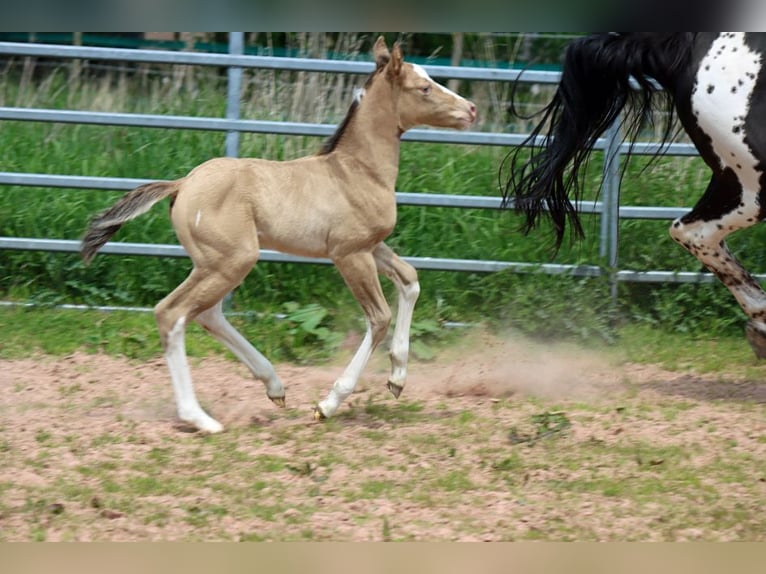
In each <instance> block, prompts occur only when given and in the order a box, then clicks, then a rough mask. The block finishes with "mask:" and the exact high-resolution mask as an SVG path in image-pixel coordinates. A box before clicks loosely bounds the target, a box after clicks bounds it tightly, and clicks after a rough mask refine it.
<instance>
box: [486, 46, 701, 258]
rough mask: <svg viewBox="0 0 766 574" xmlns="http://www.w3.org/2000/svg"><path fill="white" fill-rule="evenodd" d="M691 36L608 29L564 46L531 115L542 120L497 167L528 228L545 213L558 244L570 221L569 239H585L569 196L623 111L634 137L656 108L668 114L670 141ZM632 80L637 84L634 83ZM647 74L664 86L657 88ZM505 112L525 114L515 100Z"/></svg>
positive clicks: (626, 131)
mask: <svg viewBox="0 0 766 574" xmlns="http://www.w3.org/2000/svg"><path fill="white" fill-rule="evenodd" d="M694 38H695V35H694V33H690V32H684V33H650V32H628V33H624V34H623V33H619V34H616V33H605V34H596V35H591V36H587V37H584V38H581V39H578V40H575V41H574V42H572V43H570V44H569V46H568V47H567V50H566V54H565V58H564V63H563V71H562V77H561V81H560V83H559V86H558V89H557V90H556V93H555V95H554V97H553V100H552V101H551V102H550V103H549V104H548V105H546V106H545V107H544V108H543V109H542V110H541V111H540V112H538V113H537V114H534V115H535V116H538V117H539V123H538V124H537V125H536V126H535V127H534V129H533V130H532V131H531V133H530V134H529V137H528V138H527V139H526V140H525V141H524V144H523V145H522V146H518V147H516V148H515V149H514V150H513V151H511V152H510V153H509V154H508V156H507V157H506V158H505V160H504V161H503V165H502V167H501V177H502V173H503V171H505V170H507V171H508V180H507V182H506V183H505V185H504V187H502V195H503V201H504V203H505V204H508V203H509V202H510V201H511V200H513V201H514V202H515V207H516V208H517V209H519V210H520V211H522V212H523V213H524V214H525V215H526V222H525V224H524V226H523V231H524V232H525V233H527V232H529V231H530V230H531V229H533V228H534V227H535V226H536V225H537V223H538V219H539V218H540V216H541V215H543V214H545V215H548V216H549V217H550V219H551V221H552V222H553V225H554V229H555V233H556V244H555V247H556V249H558V248H559V247H560V245H561V242H562V239H563V236H564V232H565V228H566V223H567V221H569V223H570V224H571V230H572V233H573V235H574V237H582V235H583V230H582V225H581V223H580V220H579V217H578V215H577V212H576V209H575V206H574V205H573V201H574V203H575V204H576V202H577V201H578V200H579V199H580V198H581V192H582V185H583V181H582V180H583V172H584V171H585V170H584V169H583V168H585V167H586V166H587V163H588V157H589V154H590V152H591V149H592V146H593V145H594V144H595V143H596V140H597V139H598V138H599V136H601V134H603V133H604V131H605V130H606V129H607V128H608V127H609V126H610V125H611V124H612V123H613V122H614V121H615V120H616V119H617V117H618V116H619V114H620V112H621V111H622V110H623V109H625V110H626V114H625V115H624V117H623V119H622V121H621V125H622V128H623V135H624V137H625V139H627V140H631V141H632V140H634V139H635V137H636V135H637V134H638V132H639V131H640V130H641V128H642V127H643V126H644V124H645V123H646V122H647V121H649V122H651V121H652V113H651V112H652V111H654V110H655V109H659V110H662V111H664V112H665V113H666V114H667V124H666V125H665V126H664V128H663V133H662V141H663V142H667V141H668V140H670V139H671V136H672V135H673V132H674V122H673V119H674V117H675V113H676V110H675V102H674V99H673V88H674V86H675V84H676V79H677V78H678V77H679V75H680V74H682V73H683V71H684V70H685V69H686V67H687V66H688V65H689V63H690V59H691V51H692V46H693V43H694ZM631 80H634V81H635V82H636V84H637V85H638V89H634V88H633V87H632V86H631ZM652 80H656V82H658V83H659V84H660V85H661V86H663V87H665V88H667V89H666V90H664V91H663V90H661V89H658V86H657V85H656V84H655V83H654V82H653V81H652ZM514 89H515V86H514ZM510 111H511V113H512V114H513V115H515V116H516V117H520V118H522V117H523V116H521V115H520V114H519V113H518V111H517V109H516V107H515V105H514V104H513V103H512V104H511V108H510ZM533 117H534V116H533ZM523 119H529V118H523ZM540 135H545V136H546V138H545V142H544V143H543V144H542V146H541V147H539V148H534V149H533V150H532V151H531V157H530V158H529V160H527V159H526V154H527V153H530V152H528V151H527V150H526V149H525V148H524V147H523V146H524V145H528V144H531V143H533V142H534V141H535V139H536V138H537V137H538V136H540ZM501 186H502V183H501ZM570 195H571V197H572V200H573V201H570V199H569V197H570ZM546 209H547V212H546Z"/></svg>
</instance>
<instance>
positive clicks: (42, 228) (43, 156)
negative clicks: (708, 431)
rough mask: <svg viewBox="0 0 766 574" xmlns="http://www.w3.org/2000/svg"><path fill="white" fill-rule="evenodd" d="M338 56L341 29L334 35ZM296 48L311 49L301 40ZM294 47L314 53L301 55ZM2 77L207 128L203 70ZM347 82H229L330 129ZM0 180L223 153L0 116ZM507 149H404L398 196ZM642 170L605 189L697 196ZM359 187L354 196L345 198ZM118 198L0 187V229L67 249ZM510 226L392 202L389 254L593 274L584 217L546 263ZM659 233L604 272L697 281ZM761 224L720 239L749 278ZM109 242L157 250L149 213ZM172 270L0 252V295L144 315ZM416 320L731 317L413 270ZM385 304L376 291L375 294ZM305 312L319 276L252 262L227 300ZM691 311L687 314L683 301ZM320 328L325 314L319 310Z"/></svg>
mask: <svg viewBox="0 0 766 574" xmlns="http://www.w3.org/2000/svg"><path fill="white" fill-rule="evenodd" d="M342 41H343V42H345V45H344V49H345V51H346V52H347V53H352V54H353V52H354V50H357V51H358V49H359V46H360V45H361V44H362V42H361V39H360V38H359V37H358V36H354V35H351V34H349V35H348V36H347V37H345V38H344V39H342ZM305 42H306V44H305V50H306V52H307V53H311V54H317V55H321V51H322V49H323V48H322V46H321V45H317V44H316V42H317V40H316V39H313V40H312V38H311V35H306V36H305ZM312 42H314V43H313V44H312ZM33 66H34V63H33V62H28V63H27V65H26V66H22V67H21V70H19V69H18V67H14V66H8V67H7V68H6V69H5V70H4V72H3V77H2V78H1V81H0V104H2V105H21V106H30V107H41V108H62V109H63V108H70V109H80V110H110V111H118V112H142V113H157V114H179V115H193V116H211V117H221V116H223V114H224V109H225V78H224V77H223V76H222V75H221V74H220V72H219V71H218V70H210V69H194V68H186V69H185V70H184V73H183V74H182V75H179V73H178V72H172V73H169V72H168V71H163V70H161V69H159V70H158V69H154V68H139V69H138V70H132V71H125V70H123V71H112V72H103V73H101V74H99V75H93V74H91V75H88V74H87V73H80V74H79V75H77V76H76V77H73V76H72V75H71V74H70V73H69V71H68V70H66V69H64V68H57V69H53V70H50V71H44V72H40V70H34V69H33ZM363 80H364V79H363V78H362V77H360V76H353V75H350V76H345V75H337V74H322V73H306V72H284V71H276V70H273V71H264V70H253V71H247V72H246V78H245V82H244V87H243V93H242V106H243V109H242V116H243V117H246V118H254V119H269V120H286V119H289V120H291V121H310V122H328V123H336V122H338V121H340V119H342V117H343V115H344V114H345V111H346V109H347V107H348V105H349V102H350V101H351V98H352V93H353V89H354V88H355V87H357V86H359V85H361V83H362V82H363ZM461 91H462V92H463V93H465V94H466V95H467V96H469V97H471V98H472V99H473V100H474V101H476V103H477V105H478V107H479V110H480V111H481V113H482V121H481V124H480V125H479V126H478V128H477V129H480V130H495V131H523V129H525V126H523V125H520V124H518V123H517V124H513V125H511V124H509V123H508V118H507V117H506V112H505V102H507V99H508V97H509V87H508V86H507V85H504V84H495V83H492V82H462V84H461ZM529 92H530V93H529V94H528V96H529V98H530V105H534V104H536V103H539V102H542V101H545V100H546V99H547V97H548V95H549V94H548V93H547V92H546V89H543V90H542V91H539V90H538V91H537V93H535V94H533V93H532V90H530V91H529ZM1 129H2V138H0V170H3V171H18V172H41V173H51V174H73V175H88V176H113V177H138V178H157V179H170V178H176V177H180V176H181V175H183V174H185V173H186V172H187V171H189V170H190V169H191V168H192V167H194V166H196V165H198V164H199V163H201V162H202V161H205V160H206V159H209V158H210V157H214V156H219V155H222V154H223V143H224V136H223V134H221V133H217V132H202V131H193V130H185V131H180V130H178V131H176V130H166V129H150V128H124V127H103V126H85V125H61V124H43V123H26V122H12V121H7V122H4V123H3V124H2V128H1ZM320 143H321V142H320V141H319V140H318V139H317V138H311V137H283V136H272V135H260V134H243V135H242V137H241V154H242V155H243V156H253V157H256V156H257V157H268V158H272V159H290V158H294V157H299V156H301V155H305V154H307V153H312V152H313V151H314V150H316V149H317V147H318V146H319V145H320ZM507 151H508V150H506V149H503V148H499V147H491V146H486V147H481V146H465V145H446V144H427V143H413V142H405V143H403V144H402V150H401V166H400V175H399V180H398V185H397V186H398V189H400V190H402V191H409V192H424V193H428V192H438V193H451V194H462V195H464V194H477V195H495V194H497V170H498V167H499V165H500V163H501V160H502V158H503V157H504V156H505V154H506V153H507ZM601 161H602V158H601V157H600V155H599V154H595V156H594V158H593V161H592V165H591V168H590V170H589V172H588V178H589V184H590V185H589V187H590V188H591V189H592V192H591V195H592V196H593V197H595V195H596V193H597V189H598V185H599V181H600V173H601ZM644 163H645V160H644V159H641V158H635V159H633V160H632V162H631V165H630V167H629V169H628V171H627V173H626V177H625V180H624V184H623V187H622V198H621V203H622V204H623V205H668V206H690V205H692V204H693V203H694V202H695V201H696V199H697V197H698V196H699V195H700V193H701V190H702V189H703V188H704V185H705V180H706V178H707V171H706V169H705V167H704V166H703V165H702V164H701V162H700V161H699V160H698V159H696V158H665V159H663V160H660V161H658V162H656V163H655V165H654V166H653V167H652V168H650V170H649V171H648V172H646V173H642V174H641V175H639V172H640V171H641V169H642V168H643V167H644ZM360 192H363V190H360ZM120 195H121V194H120V193H113V192H106V191H99V190H67V189H56V190H51V189H38V188H30V187H12V186H10V187H2V188H0V214H1V215H0V234H2V235H5V236H19V237H45V238H62V239H77V238H79V237H80V236H81V234H82V232H83V230H84V228H85V226H86V224H87V221H88V219H89V217H90V216H91V215H92V214H93V213H95V212H97V211H99V210H101V209H103V208H104V207H106V206H107V205H109V204H111V203H112V202H114V201H115V200H116V199H117V197H119V196H120ZM519 224H520V220H519V219H518V218H517V216H515V215H514V214H512V213H510V212H498V211H491V210H462V209H452V208H425V207H415V206H402V207H401V208H400V210H399V220H398V223H397V227H396V229H395V231H394V233H393V235H392V236H391V238H390V239H389V241H388V242H389V244H390V245H391V246H392V247H394V248H395V249H396V250H397V251H398V252H399V253H401V254H402V255H411V256H431V257H454V258H468V259H479V258H480V259H492V260H506V261H528V262H547V261H554V260H555V261H558V262H566V263H590V264H599V263H601V262H602V261H601V259H600V257H599V255H598V230H599V220H598V218H597V217H594V216H586V218H585V228H586V231H587V233H588V235H587V238H586V240H585V241H584V242H581V243H577V244H574V245H565V246H564V248H563V249H562V250H561V251H560V252H559V253H558V254H557V255H556V256H555V259H554V255H553V252H552V250H551V246H552V241H551V237H550V235H548V234H547V233H546V232H545V231H544V230H540V231H537V232H535V233H533V234H532V235H531V236H529V237H523V236H522V235H520V234H519V233H518V228H519ZM667 224H668V222H657V221H624V222H622V224H621V227H620V233H621V241H620V253H619V257H620V266H621V267H622V268H631V269H639V270H642V269H671V270H692V271H696V270H699V265H698V264H697V262H696V260H694V259H693V258H692V257H691V256H689V255H688V254H687V253H685V252H683V250H681V249H680V248H678V247H677V246H676V245H675V244H673V243H672V241H670V240H669V238H668V236H667ZM763 233H764V232H763V230H755V231H752V230H751V231H749V232H747V233H746V234H743V235H742V237H735V238H733V240H732V242H731V243H732V245H733V246H734V247H735V249H736V250H738V251H740V252H741V253H742V254H743V259H744V261H745V262H746V264H747V265H749V266H750V268H751V269H752V270H754V271H756V272H758V271H759V270H763V269H766V261H765V260H764V259H765V257H764V255H763V250H762V249H755V248H754V246H755V245H763V239H764V238H763V237H762V235H763ZM116 240H118V241H132V242H147V243H175V237H174V234H173V231H172V228H171V227H170V224H169V221H168V216H167V209H166V208H162V207H157V208H155V209H154V210H153V211H151V212H150V213H148V214H146V215H144V216H143V217H141V218H140V219H138V220H136V221H134V222H131V223H130V224H129V225H127V226H126V227H125V228H124V229H123V230H121V231H120V233H119V235H118V236H117V237H116ZM189 269H190V264H189V262H188V261H187V260H185V259H163V258H150V257H137V256H130V257H115V256H100V257H97V258H96V259H95V261H94V263H93V264H92V265H91V266H90V267H87V268H86V267H84V266H83V265H82V263H81V262H80V261H79V259H78V257H77V256H76V255H74V254H56V253H42V252H14V251H4V252H2V253H0V296H2V297H3V298H5V299H18V300H28V299H31V300H37V301H44V302H61V301H66V302H75V303H87V304H119V305H152V304H154V303H156V302H157V301H158V300H159V299H160V298H162V297H163V296H164V295H165V294H167V293H168V292H169V291H170V290H172V289H173V288H174V287H175V286H176V285H177V284H178V283H179V282H180V281H182V280H183V278H184V277H185V275H186V274H187V273H188V271H189ZM421 279H422V281H421V283H422V289H423V290H422V295H421V300H420V303H419V305H418V308H417V311H416V320H417V319H418V318H421V319H424V318H433V317H436V318H438V319H440V320H451V321H481V320H489V321H494V322H499V323H503V324H510V325H513V326H516V327H519V328H521V329H523V330H525V331H527V332H530V333H536V334H540V335H545V336H551V335H556V336H570V335H574V336H576V337H582V338H591V337H594V336H595V337H598V338H601V339H606V340H608V339H609V338H610V336H611V335H610V333H611V327H612V326H613V325H614V322H615V321H616V320H634V321H641V322H647V323H650V324H657V325H661V324H666V325H670V326H672V327H673V328H682V329H686V330H694V329H700V328H704V329H705V330H706V331H707V332H729V331H731V330H732V329H739V328H741V322H742V318H741V317H740V315H739V314H738V312H737V309H736V306H735V304H734V303H733V300H732V299H731V297H730V296H729V295H728V292H726V291H725V289H723V288H722V287H721V286H719V285H717V284H714V285H677V286H647V285H622V286H621V287H620V305H619V308H618V309H615V308H613V307H612V305H611V304H610V301H609V298H608V292H609V291H608V285H607V283H606V281H604V280H603V279H595V280H594V279H589V280H583V279H575V278H570V277H562V276H553V277H549V276H544V275H541V274H524V275H515V274H511V273H498V274H493V275H485V274H478V273H450V272H436V271H423V272H421ZM386 289H387V291H388V293H389V294H392V289H391V287H390V286H386ZM290 302H297V303H300V304H304V305H305V304H309V303H318V304H320V305H322V306H324V307H326V308H328V309H333V310H348V309H350V308H353V306H354V305H355V304H354V302H353V300H352V298H351V296H350V294H348V293H347V291H346V289H345V288H344V286H343V282H342V280H341V279H340V277H339V276H338V274H337V273H336V272H335V270H334V269H333V268H331V267H329V266H324V265H297V264H276V263H267V262H262V263H259V264H258V265H256V267H255V269H254V270H253V272H252V273H251V274H250V276H249V277H248V279H247V280H246V281H245V283H244V284H243V285H242V286H241V287H240V288H239V289H237V291H236V293H235V295H234V299H233V306H234V308H235V309H238V310H252V311H273V310H279V309H283V308H284V306H285V304H287V303H290ZM701 303H702V304H701ZM332 316H333V317H337V326H339V327H342V326H344V325H343V324H342V321H343V319H341V317H343V316H353V317H357V316H358V313H356V312H354V313H340V312H338V313H333V314H332Z"/></svg>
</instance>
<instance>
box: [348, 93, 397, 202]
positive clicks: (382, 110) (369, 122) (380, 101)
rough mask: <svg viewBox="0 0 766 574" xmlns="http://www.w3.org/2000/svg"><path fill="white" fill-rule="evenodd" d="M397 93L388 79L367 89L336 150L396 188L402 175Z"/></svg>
mask: <svg viewBox="0 0 766 574" xmlns="http://www.w3.org/2000/svg"><path fill="white" fill-rule="evenodd" d="M396 95H397V94H396V90H395V89H394V88H393V87H392V86H391V84H389V83H388V82H387V81H386V79H385V78H377V79H376V81H374V82H372V84H371V85H370V86H368V87H367V89H366V91H365V93H364V95H363V96H362V98H361V101H360V102H359V107H358V108H357V110H356V112H355V114H354V117H353V118H352V119H351V122H350V123H349V125H348V127H347V129H346V132H345V134H344V135H343V138H342V140H341V141H340V143H339V144H338V146H337V148H336V151H337V152H340V153H343V154H345V155H346V156H350V157H352V158H353V159H354V160H355V161H357V162H359V163H361V164H363V165H364V167H365V169H366V170H367V171H368V173H369V174H370V175H371V176H373V177H374V178H375V179H377V180H378V181H380V182H381V183H382V184H384V185H386V186H388V187H391V188H392V189H393V187H394V185H395V184H396V177H397V174H398V172H399V138H400V137H401V135H402V132H401V130H400V129H399V120H398V113H397V110H396Z"/></svg>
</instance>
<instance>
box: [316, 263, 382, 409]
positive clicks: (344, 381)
mask: <svg viewBox="0 0 766 574" xmlns="http://www.w3.org/2000/svg"><path fill="white" fill-rule="evenodd" d="M333 263H335V266H336V267H337V268H338V271H340V274H341V275H342V276H343V279H344V280H345V281H346V285H348V288H349V289H350V290H351V292H352V293H353V295H354V297H355V298H356V300H357V301H358V302H359V305H361V307H362V310H363V311H364V315H365V318H366V319H367V332H366V333H365V335H364V339H362V343H361V344H360V345H359V348H358V349H357V351H356V353H355V354H354V356H353V358H352V359H351V362H350V363H349V364H348V366H347V367H346V369H345V370H344V371H343V374H342V375H341V376H340V377H338V379H337V380H336V381H335V384H334V385H333V388H332V389H331V390H330V392H329V394H328V395H327V398H325V399H324V400H323V401H320V403H319V404H318V405H317V406H316V408H315V409H314V418H316V419H317V420H320V419H323V418H326V417H329V416H332V415H333V414H335V411H337V410H338V407H339V406H340V404H341V403H342V402H343V401H344V400H345V399H346V397H348V396H349V395H350V394H351V393H352V392H354V387H356V383H357V381H358V380H359V376H360V375H361V374H362V370H363V369H364V367H365V365H367V361H369V359H370V355H372V352H373V351H374V350H375V347H377V346H378V345H379V344H380V342H381V341H382V340H383V338H384V337H385V336H386V331H387V329H388V325H389V324H390V323H391V309H390V308H389V307H388V303H386V298H385V297H384V296H383V290H382V289H381V288H380V281H379V280H378V273H377V268H376V266H375V260H374V259H373V256H372V254H370V253H354V254H351V255H347V256H345V257H340V258H336V259H333Z"/></svg>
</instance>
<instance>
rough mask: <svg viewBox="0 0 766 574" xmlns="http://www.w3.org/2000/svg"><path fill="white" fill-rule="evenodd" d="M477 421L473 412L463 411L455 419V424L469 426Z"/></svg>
mask: <svg viewBox="0 0 766 574" xmlns="http://www.w3.org/2000/svg"><path fill="white" fill-rule="evenodd" d="M475 419H476V415H475V414H474V413H472V412H471V411H462V412H460V414H458V415H457V416H456V417H455V422H457V423H458V424H461V425H465V424H468V423H470V422H472V421H474V420H475Z"/></svg>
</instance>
